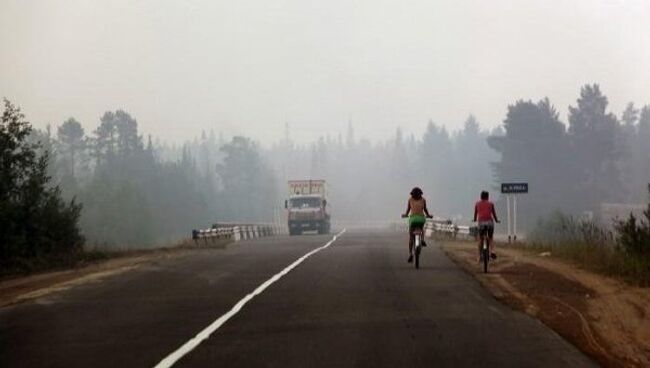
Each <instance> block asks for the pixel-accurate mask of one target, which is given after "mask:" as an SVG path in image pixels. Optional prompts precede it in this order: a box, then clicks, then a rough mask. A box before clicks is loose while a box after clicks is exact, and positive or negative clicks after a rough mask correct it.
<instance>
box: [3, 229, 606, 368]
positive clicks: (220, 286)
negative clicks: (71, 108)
mask: <svg viewBox="0 0 650 368" xmlns="http://www.w3.org/2000/svg"><path fill="white" fill-rule="evenodd" d="M331 239H332V236H325V235H318V236H316V235H311V236H310V235H305V236H297V237H287V236H279V237H270V238H261V239H256V240H250V241H243V242H240V243H237V244H233V245H231V246H229V248H228V249H225V250H222V249H205V250H197V251H196V252H193V253H191V254H190V255H187V256H183V257H179V258H171V259H165V260H161V261H157V262H155V263H151V264H148V265H146V266H141V267H139V268H137V269H135V270H132V271H129V272H126V273H122V274H119V275H114V276H111V277H108V278H106V279H105V280H102V281H99V282H93V283H86V284H84V285H80V286H76V287H74V288H72V289H70V290H67V291H62V292H58V293H55V294H51V295H49V296H47V297H43V298H40V299H37V300H35V301H32V302H28V303H24V304H19V305H14V306H9V307H4V308H2V309H0V367H119V368H125V367H154V366H156V365H157V364H159V363H161V362H162V361H163V359H165V358H166V357H168V356H170V354H172V353H174V352H176V354H179V355H177V357H180V359H179V360H178V361H176V362H175V364H174V365H173V366H174V367H500V368H503V367H573V368H575V367H586V366H594V365H595V364H594V363H593V362H592V361H591V360H589V359H588V358H586V357H585V356H584V355H583V354H581V353H580V352H579V351H578V350H576V349H575V348H574V347H573V346H572V345H570V344H569V343H567V342H565V341H564V340H563V339H562V338H561V337H559V336H558V335H556V334H555V333H554V332H553V331H551V330H549V329H548V328H546V327H545V326H544V325H543V324H541V323H540V322H538V321H536V320H534V319H532V318H530V317H528V316H526V315H524V314H522V313H520V312H516V311H513V310H511V309H510V308H508V307H506V306H503V305H501V304H500V303H498V302H497V301H496V300H495V299H494V298H492V297H491V296H490V295H489V294H488V293H487V292H486V291H484V290H483V289H482V288H481V287H480V286H479V284H478V283H477V282H476V281H475V280H474V279H473V278H472V277H471V276H469V275H467V274H465V273H464V272H463V271H462V270H460V269H459V268H458V267H457V266H456V265H455V264H454V263H452V262H451V261H450V260H449V259H448V258H447V257H446V256H445V255H444V254H443V253H442V252H441V250H440V249H439V248H437V247H436V246H435V245H430V246H429V247H427V248H424V251H423V254H422V268H421V269H420V270H417V271H416V270H415V269H413V267H412V265H410V264H407V263H406V258H407V255H408V254H407V251H406V245H405V236H404V235H402V234H395V233H388V232H385V233H383V232H363V231H360V230H358V231H349V232H347V233H345V234H343V235H342V236H340V237H339V238H338V239H337V240H336V241H334V242H333V243H331V245H330V246H329V247H327V248H323V249H321V250H320V251H318V252H316V253H313V254H312V255H311V256H310V257H308V258H306V259H304V261H303V262H302V263H300V264H299V265H297V266H296V267H295V268H293V269H291V270H290V271H288V273H286V274H285V275H283V276H282V277H281V278H279V279H277V278H276V279H275V280H271V281H270V282H269V283H267V287H266V288H265V289H264V290H263V291H261V293H260V294H258V295H255V296H254V297H252V299H250V300H248V302H247V304H245V305H244V306H243V307H242V308H241V309H240V310H239V311H237V312H231V314H230V315H229V316H230V318H229V319H227V320H226V321H225V323H223V324H221V325H220V327H219V328H217V329H216V330H215V331H214V332H213V333H212V335H211V336H210V337H209V338H207V339H205V340H204V341H202V342H201V343H200V344H198V345H197V346H195V347H190V348H188V347H187V343H188V341H190V340H191V339H192V338H194V337H195V336H196V335H197V334H199V333H200V332H201V331H205V329H206V328H208V327H209V326H211V325H213V326H214V324H213V323H214V322H215V321H217V320H218V319H219V318H220V317H222V316H224V315H225V314H226V313H228V312H229V311H231V308H233V306H235V305H236V304H237V303H238V302H240V301H242V299H243V298H245V297H246V295H248V294H249V293H251V292H253V291H254V290H256V289H258V287H260V285H263V284H264V283H265V282H267V281H269V279H271V278H272V277H273V276H274V275H276V274H278V273H279V272H281V271H283V270H285V268H286V267H287V266H289V265H290V264H292V263H293V262H294V261H296V260H297V259H300V258H301V257H302V256H304V255H305V254H307V253H309V252H311V251H313V250H315V249H318V248H319V247H322V246H323V245H325V244H327V243H328V242H329V241H330V240H331ZM184 345H185V346H186V347H185V348H182V347H183V346H184Z"/></svg>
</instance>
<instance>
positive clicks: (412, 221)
mask: <svg viewBox="0 0 650 368" xmlns="http://www.w3.org/2000/svg"><path fill="white" fill-rule="evenodd" d="M426 222H427V218H426V217H424V216H422V215H411V216H409V228H410V229H415V228H419V229H423V228H424V224H426Z"/></svg>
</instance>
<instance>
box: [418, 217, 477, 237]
mask: <svg viewBox="0 0 650 368" xmlns="http://www.w3.org/2000/svg"><path fill="white" fill-rule="evenodd" d="M424 234H425V236H434V235H439V236H440V235H442V236H445V237H449V238H454V239H455V238H457V237H458V236H461V237H475V236H476V235H477V234H478V228H477V227H476V226H466V225H457V224H454V223H453V222H452V221H451V220H444V221H440V220H430V221H427V223H426V224H425V225H424Z"/></svg>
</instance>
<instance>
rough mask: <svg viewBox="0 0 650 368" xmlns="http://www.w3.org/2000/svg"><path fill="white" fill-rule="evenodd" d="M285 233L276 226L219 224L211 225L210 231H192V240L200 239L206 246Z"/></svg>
mask: <svg viewBox="0 0 650 368" xmlns="http://www.w3.org/2000/svg"><path fill="white" fill-rule="evenodd" d="M285 233H286V230H285V229H284V228H283V227H281V226H276V225H268V224H236V223H220V224H214V225H212V228H210V229H204V230H192V240H194V242H195V243H198V242H199V240H201V239H202V240H203V241H204V242H205V243H206V244H207V242H208V241H215V240H219V239H229V240H233V241H240V240H245V239H254V238H261V237H265V236H272V235H279V234H285Z"/></svg>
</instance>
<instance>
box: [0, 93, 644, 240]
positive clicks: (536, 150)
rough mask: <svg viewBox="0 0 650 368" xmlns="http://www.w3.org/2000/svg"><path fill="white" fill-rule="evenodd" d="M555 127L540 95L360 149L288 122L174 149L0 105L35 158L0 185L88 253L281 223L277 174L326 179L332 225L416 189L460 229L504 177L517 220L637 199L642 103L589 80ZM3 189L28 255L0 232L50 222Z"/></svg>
mask: <svg viewBox="0 0 650 368" xmlns="http://www.w3.org/2000/svg"><path fill="white" fill-rule="evenodd" d="M567 119H568V120H567V122H564V121H562V119H561V118H560V114H559V112H558V111H557V110H556V108H555V107H554V106H553V105H552V103H551V101H549V100H548V99H543V100H541V101H538V102H533V101H527V100H520V101H516V102H514V103H513V104H512V105H510V106H508V110H507V115H506V117H505V119H504V121H503V124H502V125H500V126H499V127H497V128H496V129H493V130H491V131H488V130H487V129H485V128H484V127H482V126H481V124H480V123H479V122H478V121H477V119H476V118H475V117H474V116H471V115H470V116H469V117H468V118H467V119H466V121H465V122H464V125H463V128H462V129H460V130H458V131H449V130H447V129H446V128H445V124H440V123H435V122H433V121H431V122H429V123H428V124H427V126H426V129H425V130H424V132H422V133H421V134H417V135H414V134H405V133H404V132H403V130H401V129H396V131H395V134H394V135H393V136H392V137H390V138H389V139H387V140H385V141H381V142H371V141H370V140H369V139H366V138H365V137H363V136H357V135H356V134H355V131H354V125H353V124H350V125H349V128H348V131H347V132H345V134H338V135H335V136H323V137H321V138H319V139H318V140H316V141H315V142H311V143H309V142H296V141H294V140H293V139H292V135H291V126H289V125H288V126H287V128H286V134H285V136H284V138H283V139H281V140H279V141H278V142H276V143H274V144H272V145H270V146H267V147H263V146H261V145H260V144H258V143H256V142H255V141H253V140H251V139H249V138H246V137H233V138H230V139H224V138H223V137H222V136H221V135H217V134H215V133H214V131H210V132H207V133H206V132H203V133H202V134H201V135H200V136H198V137H197V138H195V139H194V140H192V141H187V142H184V143H180V144H178V143H176V144H169V143H160V142H158V141H157V140H156V139H153V138H152V137H151V136H144V135H143V134H142V133H141V132H140V131H139V129H138V122H137V120H136V117H134V116H132V115H130V114H129V113H128V112H126V111H123V110H119V109H118V110H116V111H108V112H105V113H104V114H103V115H101V116H100V117H99V119H98V121H97V123H96V124H94V126H93V124H90V123H89V122H86V123H85V124H83V125H82V124H81V123H80V122H79V121H77V120H76V119H74V118H69V119H67V120H66V121H64V122H61V123H60V124H58V125H56V126H54V127H51V128H48V129H45V130H34V129H31V127H30V126H29V124H28V123H27V122H25V121H24V118H23V117H22V115H20V113H19V111H18V110H17V109H15V108H14V107H12V105H10V104H9V103H8V102H7V103H6V104H5V113H4V115H3V121H2V129H3V130H2V132H3V133H2V134H3V142H2V144H3V149H5V151H6V150H7V148H6V147H9V150H10V151H11V152H16V150H18V151H19V150H20V149H19V148H16V147H14V146H11V145H9V146H5V145H7V144H9V143H11V142H14V143H11V144H14V145H15V144H17V143H15V142H18V141H20V142H21V143H19V144H18V145H22V146H21V147H23V148H22V149H24V150H27V151H30V152H33V154H30V155H31V156H30V155H28V156H29V157H31V158H28V159H26V160H27V161H23V164H22V165H23V166H20V165H18V166H15V165H14V166H11V170H9V169H8V167H9V166H6V165H5V166H6V167H5V166H3V168H2V178H3V179H2V180H3V182H4V183H5V184H3V185H5V187H6V186H7V185H8V184H6V183H8V182H15V183H18V184H17V185H22V186H23V187H24V188H23V189H20V190H19V192H20V191H22V192H21V193H23V194H22V197H21V198H23V199H24V200H27V199H28V198H31V196H30V195H27V194H25V193H27V192H26V191H27V190H35V191H36V192H39V190H40V189H38V188H42V191H41V192H42V193H44V194H43V195H42V196H41V195H40V194H39V196H40V197H38V196H37V197H38V198H39V199H38V200H36V199H34V200H35V201H36V202H38V201H45V202H44V203H49V206H50V207H47V206H45V205H38V206H40V207H39V211H41V210H42V211H54V212H57V211H58V212H57V213H63V214H65V216H67V217H66V219H67V220H66V221H68V222H66V223H65V226H68V227H67V228H69V230H70V238H69V239H68V240H61V241H65V242H68V243H69V244H70V245H69V247H71V249H80V248H81V244H83V239H84V238H85V244H86V247H87V248H93V247H100V248H102V247H117V248H133V247H147V246H151V245H155V244H168V243H170V242H173V241H176V240H178V239H180V238H183V237H186V236H187V234H188V233H189V231H190V230H191V229H192V228H199V227H207V226H209V225H210V224H212V223H214V222H227V221H246V222H270V221H275V220H278V219H280V221H281V220H282V218H283V213H282V210H281V204H282V202H283V199H284V197H285V195H286V192H285V191H286V180H288V179H300V178H323V179H326V180H327V181H328V184H329V192H330V194H329V203H330V205H331V212H332V214H333V220H334V221H337V220H341V221H374V220H391V219H398V216H399V214H400V213H401V212H402V211H404V207H405V204H406V199H407V196H408V192H409V191H410V189H411V187H413V186H415V185H418V186H421V187H422V188H423V189H424V191H425V197H426V198H427V199H428V201H429V204H430V205H429V206H430V209H431V210H432V212H434V213H435V214H437V215H440V216H451V217H456V218H458V219H460V221H467V220H468V218H469V217H470V216H471V215H472V208H473V203H474V201H475V200H476V198H477V196H478V193H479V192H480V191H481V190H484V189H487V190H490V191H491V192H492V193H493V198H494V199H496V200H498V190H497V188H498V186H497V185H498V183H500V182H504V181H514V180H523V181H528V182H529V183H530V193H529V194H527V195H526V196H525V197H524V198H522V200H521V201H520V202H519V203H520V208H521V213H522V214H524V215H523V218H522V223H523V224H524V225H525V224H526V222H528V223H529V224H531V223H534V222H535V221H537V219H538V218H540V217H543V216H545V215H547V214H548V213H550V212H552V211H555V210H561V211H563V212H565V213H567V214H575V215H580V214H582V213H583V211H594V212H595V213H597V212H598V207H599V205H600V203H603V202H625V203H642V202H644V201H645V199H646V198H645V192H644V191H645V188H646V187H647V183H648V182H650V144H649V143H648V142H650V107H649V106H643V107H640V108H637V107H636V106H635V105H634V104H632V103H630V104H629V105H628V106H627V108H626V109H625V110H624V111H623V112H621V113H620V114H618V115H617V114H615V113H614V112H612V111H610V110H609V109H608V101H607V98H606V96H605V95H604V94H603V93H602V92H601V91H600V88H599V86H598V85H586V86H584V87H583V88H582V89H581V91H580V94H579V96H578V99H577V101H576V104H575V105H574V106H571V107H569V109H568V113H567ZM12 122H13V123H12ZM11 124H14V125H15V124H18V125H20V126H21V127H23V128H21V129H22V130H21V133H20V134H18V135H16V133H15V132H14V133H12V132H10V130H11V129H15V128H10V127H11V126H12V125H11ZM21 124H22V125H21ZM91 126H92V128H87V129H84V127H91ZM216 128H218V127H216ZM12 134H13V138H11V139H7V138H6V137H5V136H7V137H8V136H11V135H12ZM12 139H13V140H12ZM7 142H9V143H7ZM12 147H13V148H12ZM5 151H3V152H5ZM12 154H13V153H12ZM13 159H16V160H17V157H13V158H12V160H13ZM30 160H31V161H30ZM17 162H18V161H17ZM12 170H13V171H12ZM16 170H17V171H16ZM21 170H22V173H21ZM39 170H40V171H39ZM9 172H12V174H10V173H9ZM16 172H18V173H19V174H16ZM12 175H13V176H12ZM16 175H23V176H30V175H32V176H33V180H32V181H30V180H31V179H30V180H27V179H25V178H19V177H18V176H16ZM47 177H50V178H51V179H47ZM37 178H40V179H37ZM27 183H40V184H38V185H40V187H38V186H36V187H29V185H28V184H27ZM34 185H36V184H34ZM5 187H3V197H2V199H1V200H2V206H3V207H2V209H0V210H1V211H2V214H1V215H2V216H5V217H3V221H2V223H3V227H2V232H3V233H2V234H0V236H2V237H3V238H2V239H3V244H11V246H5V247H4V248H3V249H9V248H11V247H17V248H20V249H23V248H25V247H27V248H29V247H28V246H27V245H26V244H27V243H29V240H27V238H25V236H27V235H26V234H28V233H30V231H27V229H26V228H25V229H22V230H20V231H22V234H23V235H22V236H23V238H21V237H20V236H18V237H13V238H8V237H7V236H9V235H7V234H9V233H11V232H12V231H18V230H16V229H18V228H21V227H26V226H27V227H29V226H33V227H37V228H39V229H44V228H45V227H43V226H41V225H38V222H37V220H36V219H37V217H38V216H46V217H52V218H55V217H56V216H55V215H52V213H53V212H38V211H27V212H29V215H27V214H24V213H22V214H20V215H19V213H20V211H18V210H17V209H16V208H18V207H20V206H17V207H15V208H14V207H11V206H13V204H12V203H14V202H15V201H16V200H17V199H16V198H18V197H16V196H14V197H11V198H10V197H9V195H8V194H6V193H10V191H7V190H5V189H4V188H5ZM29 188H32V189H29ZM34 188H35V189H34ZM39 193H40V192H39ZM34 198H36V197H34ZM12 201H14V202H12ZM48 201H49V202H48ZM15 203H18V202H15ZM38 206H37V207H38ZM10 207H11V208H13V209H11V210H8V208H10ZM12 211H13V212H12ZM17 211H18V212H17ZM7 213H10V215H7ZM39 213H41V215H39ZM46 213H47V214H46ZM6 216H10V217H6ZM11 216H13V217H11ZM21 216H22V217H21ZM30 216H31V217H30ZM65 216H64V217H65ZM502 217H503V214H502ZM9 218H10V220H5V219H9ZM12 221H13V222H12ZM39 221H40V220H39ZM43 221H45V220H43ZM75 224H78V227H76V226H75ZM65 226H63V225H62V226H60V228H61V229H63V228H66V227H65ZM20 231H18V232H17V233H20ZM61 232H63V230H61ZM17 233H16V234H17ZM11 236H14V235H11ZM30 236H31V235H30ZM60 239H64V238H60ZM57 241H58V240H57ZM57 241H54V243H56V242H57ZM30 246H31V245H30ZM51 246H52V245H50V247H51ZM12 249H13V248H12ZM3 251H4V250H3Z"/></svg>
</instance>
